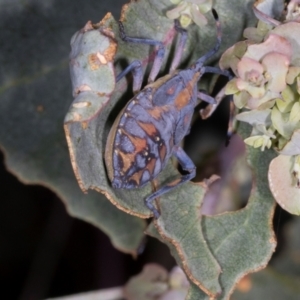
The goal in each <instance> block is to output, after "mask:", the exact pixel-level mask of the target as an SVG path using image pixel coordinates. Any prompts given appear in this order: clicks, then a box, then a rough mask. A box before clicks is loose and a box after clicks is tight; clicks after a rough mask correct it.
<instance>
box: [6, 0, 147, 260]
mask: <svg viewBox="0 0 300 300" xmlns="http://www.w3.org/2000/svg"><path fill="white" fill-rule="evenodd" d="M121 3H124V1H118V2H116V1H115V3H114V4H113V5H111V6H112V7H109V6H108V2H106V1H90V2H89V4H88V5H87V4H86V1H76V2H74V1H63V2H61V1H54V0H51V1H50V0H48V1H43V2H41V1H37V0H31V1H27V2H26V3H25V2H12V1H9V0H7V1H5V0H2V1H1V3H0V4H1V32H0V39H1V41H3V42H2V45H1V50H0V61H1V66H2V68H1V71H0V72H1V73H0V76H1V101H0V120H1V125H2V126H0V144H1V148H2V149H3V151H4V153H5V157H6V165H7V167H8V168H9V169H10V170H11V172H13V173H14V174H15V175H16V176H17V177H18V178H19V179H20V180H21V181H23V182H25V183H31V184H33V183H36V184H42V185H44V186H47V187H49V188H51V189H52V190H53V191H55V192H56V193H57V194H58V195H59V196H60V197H61V198H62V200H63V201H64V203H65V204H66V207H67V209H68V211H69V213H70V214H71V215H73V216H76V217H79V218H81V219H84V220H86V221H88V222H90V223H92V224H94V225H95V226H97V227H99V228H101V230H103V231H104V232H105V233H107V234H108V235H109V236H110V238H111V239H112V243H113V244H114V245H115V247H117V248H118V249H121V250H123V251H125V252H127V253H132V254H135V253H136V249H137V248H138V246H139V244H140V243H141V239H142V236H143V229H144V227H145V224H144V222H143V221H142V220H139V219H137V218H134V217H131V216H129V215H126V214H123V213H122V212H120V211H119V210H118V209H116V208H115V207H114V206H113V205H111V204H110V202H108V201H107V200H106V198H105V197H104V196H103V195H101V194H99V193H96V192H93V191H90V192H89V193H88V195H84V194H83V193H82V191H80V189H79V187H78V183H77V181H76V179H75V176H74V173H73V170H72V168H71V164H70V158H69V153H68V149H67V144H66V140H65V137H64V131H63V127H62V125H63V119H64V116H65V114H66V112H67V110H68V107H69V105H70V104H71V102H72V96H71V91H72V88H71V84H70V79H69V78H70V75H69V69H68V56H69V52H70V46H69V43H70V39H71V36H72V35H73V34H74V33H75V31H77V30H79V29H80V28H81V27H83V25H84V24H85V23H86V21H87V20H89V19H92V20H93V21H95V22H98V21H99V20H100V19H101V18H102V17H103V16H104V14H105V13H106V11H108V10H110V9H111V8H116V9H115V10H114V11H115V13H117V14H119V12H118V11H119V7H120V6H121ZM117 4H118V5H117ZM117 6H118V7H117ZM4 41H5V43H4Z"/></svg>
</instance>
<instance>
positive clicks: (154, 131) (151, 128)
mask: <svg viewBox="0 0 300 300" xmlns="http://www.w3.org/2000/svg"><path fill="white" fill-rule="evenodd" d="M137 123H138V124H139V126H140V127H141V128H142V129H143V130H144V131H145V132H146V133H147V134H148V135H149V136H155V135H156V134H157V129H156V128H155V126H154V125H153V124H151V123H142V122H137Z"/></svg>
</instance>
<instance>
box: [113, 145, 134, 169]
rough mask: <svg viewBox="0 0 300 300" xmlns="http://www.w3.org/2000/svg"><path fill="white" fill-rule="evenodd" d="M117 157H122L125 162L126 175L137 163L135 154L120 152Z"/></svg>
mask: <svg viewBox="0 0 300 300" xmlns="http://www.w3.org/2000/svg"><path fill="white" fill-rule="evenodd" d="M117 155H119V156H121V159H122V161H123V168H122V172H123V173H124V174H125V173H126V172H127V171H128V170H129V168H130V167H131V166H132V165H133V164H134V162H135V153H124V152H122V151H120V150H119V151H118V154H117Z"/></svg>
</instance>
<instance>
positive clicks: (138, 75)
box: [116, 60, 143, 93]
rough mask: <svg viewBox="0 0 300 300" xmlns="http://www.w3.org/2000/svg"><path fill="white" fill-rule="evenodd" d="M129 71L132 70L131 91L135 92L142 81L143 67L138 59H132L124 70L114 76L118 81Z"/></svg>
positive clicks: (138, 89)
mask: <svg viewBox="0 0 300 300" xmlns="http://www.w3.org/2000/svg"><path fill="white" fill-rule="evenodd" d="M129 72H132V76H133V92H134V93H137V92H139V91H140V90H141V87H142V82H143V69H142V64H141V62H140V61H139V60H134V61H133V62H132V63H131V64H130V65H129V66H128V67H127V68H126V69H125V70H123V71H122V72H121V73H120V74H119V75H118V76H117V78H116V81H117V82H118V81H120V80H121V79H122V78H123V77H124V76H126V75H127V74H128V73H129Z"/></svg>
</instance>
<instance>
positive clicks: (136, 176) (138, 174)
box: [128, 170, 144, 186]
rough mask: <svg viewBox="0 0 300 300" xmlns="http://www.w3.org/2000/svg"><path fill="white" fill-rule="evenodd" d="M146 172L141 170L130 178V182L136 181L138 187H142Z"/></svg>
mask: <svg viewBox="0 0 300 300" xmlns="http://www.w3.org/2000/svg"><path fill="white" fill-rule="evenodd" d="M143 173H144V170H139V171H138V172H135V173H134V174H133V175H132V176H131V177H129V178H128V181H131V180H134V181H135V182H136V185H137V186H138V185H140V181H141V178H142V176H143Z"/></svg>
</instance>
